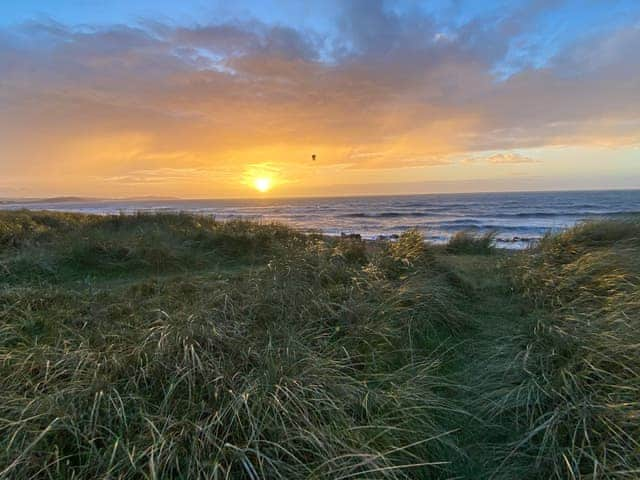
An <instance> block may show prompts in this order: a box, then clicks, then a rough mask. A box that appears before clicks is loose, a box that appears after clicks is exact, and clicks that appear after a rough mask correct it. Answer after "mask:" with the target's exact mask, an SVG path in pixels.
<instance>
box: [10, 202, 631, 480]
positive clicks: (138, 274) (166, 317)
mask: <svg viewBox="0 0 640 480" xmlns="http://www.w3.org/2000/svg"><path fill="white" fill-rule="evenodd" d="M493 240H494V238H493V236H492V235H486V236H483V237H476V236H474V235H471V234H468V233H463V234H459V235H457V236H456V237H454V239H452V241H451V242H450V243H449V245H447V246H445V247H437V246H433V245H429V244H426V243H425V242H424V238H423V237H422V236H421V235H420V234H419V233H418V232H416V231H409V232H406V233H405V234H404V235H402V236H401V237H400V238H399V239H398V240H397V241H395V242H374V243H371V242H368V243H367V242H363V241H361V240H360V239H358V238H338V239H329V238H323V237H321V236H318V235H302V234H300V233H297V232H295V231H293V230H291V229H289V228H287V227H285V226H282V225H274V224H257V223H252V222H240V221H238V222H217V221H215V220H214V219H211V218H208V217H199V216H192V215H173V214H162V215H134V216H124V215H115V216H85V215H73V214H52V213H39V212H28V211H23V212H14V213H7V212H5V213H2V212H0V479H2V480H4V479H5V478H6V479H14V478H16V479H22V478H56V479H67V478H68V479H93V478H118V479H138V478H150V479H156V478H158V479H159V478H195V479H197V478H203V479H204V478H206V479H249V480H255V479H332V480H334V479H344V480H346V479H356V478H357V479H445V478H446V479H449V478H470V479H481V478H484V479H488V478H493V479H497V478H501V479H511V480H515V479H518V480H520V479H529V478H530V479H538V478H545V479H546V478H557V479H592V480H595V479H635V478H639V477H640V443H639V440H638V439H639V438H640V428H639V425H640V355H639V354H638V346H639V345H640V333H639V332H640V325H639V322H640V296H639V292H640V222H638V221H634V220H630V221H615V222H614V221H602V222H593V223H585V224H583V225H580V226H578V227H576V228H574V229H572V230H569V231H567V232H565V233H562V234H560V235H555V236H548V237H546V238H545V239H544V240H543V241H542V242H540V244H539V245H537V246H536V247H535V248H534V249H532V250H529V251H525V252H522V253H519V254H510V253H506V252H504V251H500V250H495V249H494V247H493ZM488 253H492V255H487V254H488Z"/></svg>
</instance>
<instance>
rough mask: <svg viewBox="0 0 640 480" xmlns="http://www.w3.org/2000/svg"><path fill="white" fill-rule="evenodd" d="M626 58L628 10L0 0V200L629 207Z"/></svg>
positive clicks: (635, 23)
mask: <svg viewBox="0 0 640 480" xmlns="http://www.w3.org/2000/svg"><path fill="white" fill-rule="evenodd" d="M638 52H640V2H638V1H637V0H620V1H615V0H515V1H514V0H512V1H506V0H482V1H472V0H435V1H412V0H397V1H382V0H306V1H304V2H303V1H293V0H281V1H275V0H263V1H259V0H254V1H250V0H240V1H237V0H236V1H234V2H229V1H189V0H182V1H180V2H176V1H169V0H153V1H152V0H137V1H136V0H111V1H109V0H57V1H53V0H52V1H45V0H0V197H8V198H12V197H48V196H62V195H64V196H66V195H80V196H92V197H131V196H171V197H184V198H196V197H197V198H222V197H255V196H316V195H331V196H334V195H359V194H400V193H442V192H472V191H522V190H565V189H605V188H640V54H639V53H638ZM312 155H315V160H313V159H312ZM259 190H266V191H265V192H261V191H259Z"/></svg>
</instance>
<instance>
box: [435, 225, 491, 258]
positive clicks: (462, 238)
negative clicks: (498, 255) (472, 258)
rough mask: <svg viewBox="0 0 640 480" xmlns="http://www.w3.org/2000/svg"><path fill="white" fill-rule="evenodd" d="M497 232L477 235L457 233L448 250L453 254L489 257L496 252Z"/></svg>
mask: <svg viewBox="0 0 640 480" xmlns="http://www.w3.org/2000/svg"><path fill="white" fill-rule="evenodd" d="M495 240H496V232H488V233H484V234H481V235H480V234H476V233H473V232H468V231H460V232H457V233H456V234H455V235H453V237H451V239H450V240H449V242H448V243H447V246H446V250H447V252H449V253H453V254H458V255H461V254H466V255H489V254H491V253H493V252H494V251H495Z"/></svg>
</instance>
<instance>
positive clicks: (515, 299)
mask: <svg viewBox="0 0 640 480" xmlns="http://www.w3.org/2000/svg"><path fill="white" fill-rule="evenodd" d="M444 261H446V262H449V264H450V267H451V268H452V269H453V271H454V272H455V273H456V274H457V275H458V276H459V277H460V278H462V279H463V280H464V282H465V283H466V284H467V285H468V287H469V291H470V292H472V293H471V295H470V296H469V298H468V299H467V300H465V301H463V302H462V303H461V304H460V305H459V308H460V309H461V310H462V311H463V312H464V313H465V314H466V315H468V316H469V317H470V319H471V322H472V324H473V328H471V329H469V330H468V331H466V332H465V333H463V338H462V340H461V341H460V343H458V344H456V345H455V346H454V347H453V348H450V349H449V351H450V355H451V358H450V361H449V362H448V364H449V368H450V370H449V372H447V373H448V374H449V375H450V378H451V380H452V382H453V383H454V384H456V385H459V388H456V389H453V390H452V391H451V392H450V393H449V395H450V397H452V399H453V400H454V401H455V402H456V403H458V404H459V405H460V406H461V408H462V409H464V410H465V411H467V412H468V413H469V416H467V417H464V416H462V415H459V416H456V417H454V418H452V424H451V428H452V429H456V430H457V442H458V444H459V445H460V447H461V448H462V454H463V457H462V459H460V460H459V461H457V462H455V464H454V472H455V477H454V478H460V479H489V478H502V479H509V478H514V479H515V478H519V477H518V475H517V474H516V473H515V472H512V473H511V474H510V473H509V472H506V471H504V469H502V468H499V467H500V464H501V462H502V460H504V458H506V456H508V455H509V454H510V452H511V450H512V448H511V445H513V442H514V441H515V440H516V437H517V434H518V428H517V426H515V425H513V424H512V423H511V422H510V421H508V420H501V419H499V418H496V417H495V416H494V415H493V414H492V408H491V406H492V404H493V402H495V401H500V400H501V398H500V397H501V395H500V393H501V391H506V390H507V388H508V386H509V385H508V383H509V379H508V377H507V376H506V375H505V373H504V370H505V363H506V362H509V361H512V360H513V353H512V352H513V350H512V349H513V347H514V339H516V338H517V336H518V334H519V333H520V331H521V329H522V326H523V324H524V323H525V322H526V321H527V312H526V309H525V306H524V303H523V301H522V299H521V298H519V296H518V295H517V294H515V293H513V292H512V290H511V288H510V284H509V281H508V279H507V278H506V274H505V271H504V268H503V263H504V259H501V258H496V256H488V257H482V256H476V255H473V256H466V257H465V256H457V257H447V258H446V259H445V260H444Z"/></svg>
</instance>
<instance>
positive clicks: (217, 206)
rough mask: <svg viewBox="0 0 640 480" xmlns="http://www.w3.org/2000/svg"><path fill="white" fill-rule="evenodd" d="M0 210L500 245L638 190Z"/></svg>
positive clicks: (14, 204)
mask: <svg viewBox="0 0 640 480" xmlns="http://www.w3.org/2000/svg"><path fill="white" fill-rule="evenodd" d="M0 208H3V209H12V210H16V209H24V208H28V209H32V210H53V211H67V212H81V213H93V214H118V213H121V214H132V213H136V212H191V213H197V214H202V215H210V216H213V217H215V218H216V219H219V220H229V219H250V220H257V221H261V222H272V221H276V222H282V223H286V224H288V225H291V226H293V227H295V228H297V229H300V230H302V231H305V232H309V231H315V232H321V233H324V234H326V235H336V236H337V235H342V234H360V235H361V236H362V237H363V238H367V239H377V238H388V239H393V238H396V236H397V235H400V234H401V233H402V232H404V231H406V230H409V229H418V230H419V231H421V232H422V233H423V234H424V236H425V238H426V239H427V240H429V241H431V242H435V243H442V242H446V241H447V239H449V238H450V237H451V236H452V235H453V234H455V233H456V232H458V231H462V230H465V231H471V232H476V233H485V232H490V231H493V232H495V233H496V243H497V245H498V246H500V247H503V248H513V249H518V248H524V247H527V246H528V245H530V244H531V243H532V242H535V241H536V240H538V239H539V238H541V237H542V236H543V235H545V234H546V233H547V232H558V231H561V230H564V229H566V228H568V227H571V226H572V225H575V224H576V223H578V222H582V221H585V220H590V219H596V218H603V217H615V218H622V217H625V216H630V215H633V214H638V213H640V190H609V191H604V190H603V191H565V192H509V193H461V194H427V195H403V196H362V197H336V198H324V197H322V198H256V199H246V200H235V199H234V200H214V199H212V200H204V199H203V200H180V199H158V198H142V199H118V200H96V199H81V198H55V199H45V200H3V201H1V202H0Z"/></svg>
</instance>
